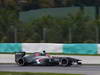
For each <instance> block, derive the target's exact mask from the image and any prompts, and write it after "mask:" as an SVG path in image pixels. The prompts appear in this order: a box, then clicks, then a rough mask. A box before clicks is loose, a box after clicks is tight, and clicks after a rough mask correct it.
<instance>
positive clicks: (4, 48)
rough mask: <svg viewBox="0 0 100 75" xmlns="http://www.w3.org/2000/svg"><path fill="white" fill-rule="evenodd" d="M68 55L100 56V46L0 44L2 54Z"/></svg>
mask: <svg viewBox="0 0 100 75" xmlns="http://www.w3.org/2000/svg"><path fill="white" fill-rule="evenodd" d="M43 50H46V52H49V53H66V54H100V44H59V43H0V52H1V53H2V52H4V53H7V52H8V53H9V52H10V53H14V52H23V51H24V52H27V53H33V52H42V51H43Z"/></svg>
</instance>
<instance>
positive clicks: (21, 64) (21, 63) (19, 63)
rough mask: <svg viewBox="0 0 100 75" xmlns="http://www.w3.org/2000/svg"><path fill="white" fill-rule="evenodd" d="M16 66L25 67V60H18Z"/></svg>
mask: <svg viewBox="0 0 100 75" xmlns="http://www.w3.org/2000/svg"><path fill="white" fill-rule="evenodd" d="M17 64H18V65H19V66H25V65H26V62H25V59H24V58H22V59H19V60H18V61H17Z"/></svg>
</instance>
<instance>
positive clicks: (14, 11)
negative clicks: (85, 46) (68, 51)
mask: <svg viewBox="0 0 100 75" xmlns="http://www.w3.org/2000/svg"><path fill="white" fill-rule="evenodd" d="M99 7H100V0H0V43H99V42H100V39H99V37H100V36H99V35H100V30H99V29H100V15H99V14H100V9H99Z"/></svg>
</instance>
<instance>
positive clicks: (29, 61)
mask: <svg viewBox="0 0 100 75" xmlns="http://www.w3.org/2000/svg"><path fill="white" fill-rule="evenodd" d="M80 61H81V60H79V59H76V58H71V57H54V56H50V55H48V54H46V55H45V56H43V55H41V53H39V52H35V53H33V54H30V55H26V53H25V52H21V53H16V54H15V62H16V63H17V64H18V65H20V66H25V65H44V66H71V65H73V64H75V63H76V64H77V65H81V64H82V63H81V62H80Z"/></svg>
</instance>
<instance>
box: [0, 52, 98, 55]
mask: <svg viewBox="0 0 100 75" xmlns="http://www.w3.org/2000/svg"><path fill="white" fill-rule="evenodd" d="M0 54H15V53H9V52H8V53H5V52H0ZM26 54H32V53H26ZM49 54H50V55H76V56H77V55H78V56H100V54H65V53H49Z"/></svg>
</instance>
